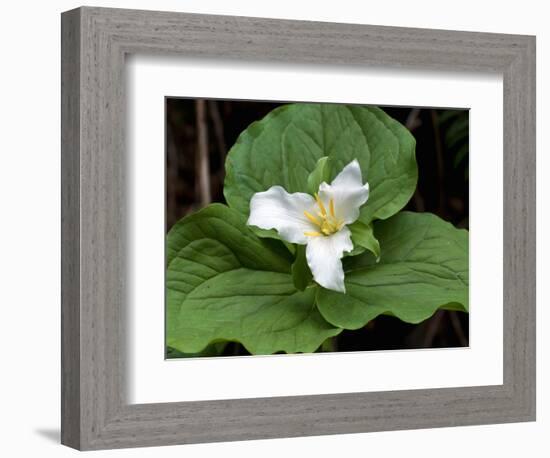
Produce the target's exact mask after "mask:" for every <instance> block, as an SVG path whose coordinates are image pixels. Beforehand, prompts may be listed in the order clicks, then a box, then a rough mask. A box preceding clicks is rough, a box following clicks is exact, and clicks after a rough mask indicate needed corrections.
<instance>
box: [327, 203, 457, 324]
mask: <svg viewBox="0 0 550 458" xmlns="http://www.w3.org/2000/svg"><path fill="white" fill-rule="evenodd" d="M374 233H375V235H376V237H377V238H378V240H379V241H380V246H381V248H382V251H381V254H382V256H381V259H380V262H379V263H376V261H375V257H374V256H373V255H372V254H370V253H368V252H365V253H364V254H362V255H360V256H356V257H350V258H345V261H344V269H345V271H346V280H345V284H346V294H340V293H337V292H334V291H329V290H325V289H319V291H318V294H317V305H318V308H319V310H320V312H321V314H322V315H323V316H324V317H325V319H326V320H327V321H328V322H330V323H332V324H334V325H335V326H339V327H343V328H346V329H358V328H360V327H362V326H364V325H365V324H366V323H368V322H369V321H370V320H372V319H373V318H375V317H376V316H378V315H380V314H382V313H386V314H391V315H394V316H396V317H398V318H399V319H401V320H403V321H406V322H409V323H418V322H420V321H423V320H425V319H426V318H429V317H430V316H431V315H432V314H433V313H434V312H435V311H436V310H437V309H438V308H440V307H446V308H451V309H455V310H456V309H457V308H462V309H463V310H468V232H467V231H466V230H463V229H456V228H455V227H453V226H452V225H451V224H449V223H447V222H445V221H443V220H442V219H440V218H438V217H437V216H435V215H432V214H430V213H411V212H401V213H399V214H397V215H396V216H394V217H392V218H390V219H388V220H386V221H379V222H375V224H374Z"/></svg>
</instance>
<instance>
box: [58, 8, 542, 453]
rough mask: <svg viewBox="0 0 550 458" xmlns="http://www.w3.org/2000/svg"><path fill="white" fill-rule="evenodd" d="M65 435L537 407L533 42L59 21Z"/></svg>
mask: <svg viewBox="0 0 550 458" xmlns="http://www.w3.org/2000/svg"><path fill="white" fill-rule="evenodd" d="M62 242H63V243H62V442H63V444H65V445H68V446H70V447H74V448H77V449H80V450H89V449H105V448H120V447H141V446H153V445H169V444H185V443H197V442H214V441H232V440H246V439H261V438H277V437H293V436H307V435H324V434H341V433H355V432H369V431H382V430H397V429H414V428H431V427H442V426H458V425H472V424H486V423H504V422H520V421H533V420H534V419H535V38H534V37H530V36H518V35H502V34H487V33H473V32H457V31H443V30H423V29H406V28H398V27H381V26H368V25H355V24H354V25H351V24H332V23H317V22H304V21H286V20H284V21H283V20H271V19H259V18H244V17H228V16H207V15H196V14H185V13H171V12H153V11H134V10H120V9H106V8H93V7H82V8H78V9H76V10H72V11H68V12H66V13H63V15H62Z"/></svg>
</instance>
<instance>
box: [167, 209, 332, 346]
mask: <svg viewBox="0 0 550 458" xmlns="http://www.w3.org/2000/svg"><path fill="white" fill-rule="evenodd" d="M167 262H168V265H167V271H166V287H167V291H166V299H167V317H166V344H167V345H168V346H170V347H172V348H174V349H176V350H178V351H181V352H183V353H196V352H200V351H201V350H203V349H204V348H205V347H206V346H207V345H208V344H210V343H213V342H218V341H238V342H241V343H242V344H243V345H244V346H245V347H246V349H247V350H248V351H249V352H250V353H252V354H271V353H275V352H279V351H284V352H288V353H296V352H311V351H314V350H316V349H317V348H318V347H319V346H320V345H321V344H322V342H323V341H324V340H325V339H326V338H328V337H331V336H334V335H336V334H338V333H339V332H340V331H341V330H340V329H338V328H336V327H334V326H332V325H330V324H328V323H327V322H326V321H325V320H324V319H323V318H322V317H321V315H320V314H319V312H318V310H317V309H316V307H315V305H314V295H315V288H308V289H306V290H305V291H298V290H297V289H296V288H295V287H294V285H293V281H292V276H291V273H290V268H291V263H292V257H291V256H290V253H289V252H288V251H287V250H286V248H284V246H283V245H282V244H281V243H280V242H278V241H275V240H268V239H260V238H258V237H256V236H255V235H254V233H253V232H252V231H251V230H250V229H249V228H248V227H247V226H246V223H245V219H244V218H243V216H241V215H239V214H238V213H237V212H235V211H234V210H231V209H230V208H228V207H226V206H224V205H219V204H214V205H211V206H209V207H207V208H205V209H203V210H201V211H200V212H198V213H195V214H193V215H191V216H188V217H186V218H184V219H182V220H180V221H179V222H178V223H177V224H176V225H175V226H174V227H173V228H172V229H171V230H170V232H169V233H168V236H167Z"/></svg>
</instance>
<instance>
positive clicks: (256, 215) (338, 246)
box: [248, 160, 369, 293]
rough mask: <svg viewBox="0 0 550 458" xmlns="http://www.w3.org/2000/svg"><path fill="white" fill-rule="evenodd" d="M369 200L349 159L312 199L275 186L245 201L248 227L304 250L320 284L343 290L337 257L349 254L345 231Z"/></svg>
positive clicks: (350, 247)
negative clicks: (271, 232)
mask: <svg viewBox="0 0 550 458" xmlns="http://www.w3.org/2000/svg"><path fill="white" fill-rule="evenodd" d="M368 197H369V185H368V183H365V184H363V180H362V178H361V169H360V167H359V163H358V162H357V160H353V161H351V162H350V163H349V164H348V165H346V166H345V167H344V169H343V170H342V171H341V172H340V173H339V174H338V176H337V177H336V178H335V179H334V180H333V181H332V183H331V184H327V183H325V182H323V183H321V185H320V186H319V192H318V193H317V194H315V197H313V196H311V195H310V194H306V193H303V192H295V193H293V194H290V193H288V192H287V191H286V190H285V189H284V188H283V187H281V186H272V187H271V188H269V189H268V190H267V191H265V192H258V193H256V194H254V195H253V196H252V199H251V200H250V217H249V218H248V224H249V225H252V226H257V227H259V228H261V229H275V230H277V232H278V233H279V235H280V237H281V238H282V239H284V240H286V241H287V242H290V243H297V244H299V245H307V246H306V259H307V263H308V265H309V268H310V269H311V272H312V274H313V278H314V280H315V281H316V282H317V283H318V284H319V285H321V286H323V287H324V288H327V289H331V290H334V291H339V292H344V293H345V292H346V288H345V285H344V269H343V267H342V257H343V256H344V252H350V251H351V250H353V243H352V241H351V231H350V230H349V228H348V227H347V225H348V224H351V223H353V222H354V221H356V220H357V218H358V217H359V209H360V208H361V206H362V205H363V204H365V202H366V201H367V199H368Z"/></svg>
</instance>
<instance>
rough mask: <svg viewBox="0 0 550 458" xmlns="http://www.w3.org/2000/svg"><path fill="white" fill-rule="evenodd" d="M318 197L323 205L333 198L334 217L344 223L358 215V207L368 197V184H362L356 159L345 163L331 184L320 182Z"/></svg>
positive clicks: (349, 221) (350, 221) (351, 221)
mask: <svg viewBox="0 0 550 458" xmlns="http://www.w3.org/2000/svg"><path fill="white" fill-rule="evenodd" d="M319 197H320V198H321V199H322V200H323V202H324V203H325V205H328V202H329V201H330V199H334V209H335V212H336V217H337V218H338V219H341V220H343V221H344V223H346V224H351V223H353V222H354V221H355V220H356V219H357V218H358V217H359V209H360V208H361V206H362V205H363V204H364V203H365V202H366V201H367V199H368V198H369V184H368V183H365V184H364V185H363V180H362V178H361V168H360V167H359V162H357V160H356V159H354V160H353V161H351V162H350V163H349V164H348V165H346V166H345V167H344V168H343V170H342V171H341V172H340V173H339V174H338V175H337V176H336V178H335V179H334V180H333V181H332V183H331V184H327V183H321V186H319Z"/></svg>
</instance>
